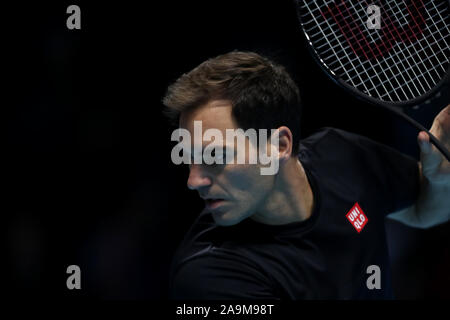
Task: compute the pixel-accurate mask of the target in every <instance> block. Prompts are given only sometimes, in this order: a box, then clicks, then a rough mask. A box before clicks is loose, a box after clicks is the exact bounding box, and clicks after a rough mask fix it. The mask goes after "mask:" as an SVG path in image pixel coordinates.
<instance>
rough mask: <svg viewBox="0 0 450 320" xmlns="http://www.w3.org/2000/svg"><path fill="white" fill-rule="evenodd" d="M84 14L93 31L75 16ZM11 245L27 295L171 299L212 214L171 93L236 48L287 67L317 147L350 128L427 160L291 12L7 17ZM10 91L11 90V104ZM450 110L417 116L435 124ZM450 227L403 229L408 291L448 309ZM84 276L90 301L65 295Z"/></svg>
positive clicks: (174, 7) (17, 279)
mask: <svg viewBox="0 0 450 320" xmlns="http://www.w3.org/2000/svg"><path fill="white" fill-rule="evenodd" d="M71 4H77V5H79V6H80V8H81V24H82V29H81V30H68V29H67V28H66V19H67V17H68V14H66V8H67V7H68V6H69V5H71ZM2 11H3V19H2V24H3V25H4V27H3V28H2V30H3V34H4V36H3V44H4V45H3V46H2V47H3V52H4V53H6V58H5V59H4V63H5V66H4V70H6V72H5V73H4V77H5V79H6V81H5V82H6V85H4V87H3V90H4V94H3V103H2V106H3V108H2V111H3V113H4V114H5V117H3V119H6V120H7V121H6V124H5V128H6V135H5V137H6V143H5V146H6V148H5V149H6V150H5V151H4V153H3V157H2V158H3V159H4V161H5V162H4V166H3V167H4V171H5V174H4V185H5V187H6V191H5V192H4V195H5V200H4V208H5V209H4V210H2V211H3V217H4V218H3V221H4V224H3V225H4V226H5V227H4V234H5V235H6V242H5V243H6V254H5V256H4V257H5V258H4V259H5V261H6V266H7V269H8V270H7V272H6V281H5V283H6V285H7V292H8V293H9V294H10V297H12V298H23V297H26V298H38V299H42V298H56V299H59V298H67V299H73V298H81V299H83V298H101V299H109V298H114V299H135V298H139V299H146V298H151V299H165V298H166V297H167V284H168V270H169V264H170V259H171V257H172V254H173V252H174V250H175V248H176V246H177V245H178V243H179V242H180V241H181V239H182V237H183V234H184V233H185V232H186V230H187V228H188V227H189V225H190V223H191V222H192V221H193V219H194V218H195V216H196V215H197V214H198V213H199V211H200V210H201V208H202V203H201V201H200V199H198V197H196V195H195V194H194V193H193V192H190V191H188V190H187V188H186V178H187V173H188V171H187V168H186V167H179V166H175V165H172V164H171V160H170V150H171V147H172V146H173V143H171V142H170V134H171V131H172V130H173V129H174V128H173V127H171V126H170V125H169V124H168V121H167V120H166V119H165V118H164V116H163V115H162V113H161V112H162V109H163V106H162V103H161V99H162V97H163V95H164V93H165V90H166V88H167V86H168V85H169V84H170V83H171V82H173V81H174V80H175V79H176V78H177V77H178V76H180V75H181V74H182V73H184V72H187V71H189V70H190V69H192V68H193V67H195V66H196V65H198V64H199V63H201V62H202V61H203V60H205V59H207V58H209V57H213V56H215V55H218V54H222V53H225V52H228V51H231V50H234V49H239V50H252V51H256V52H258V53H261V54H265V55H267V56H269V57H271V58H272V59H274V60H275V61H277V62H279V63H281V64H283V65H285V66H286V67H287V69H288V71H289V72H290V73H291V75H292V76H293V78H294V79H295V81H296V82H297V83H298V84H299V86H300V88H301V92H302V94H303V100H304V106H305V109H304V113H303V120H302V136H304V137H306V136H308V135H309V134H311V133H312V132H314V131H316V130H318V129H319V128H320V127H323V126H332V127H338V128H342V129H345V130H349V131H352V132H356V133H359V134H363V135H366V136H368V137H370V138H372V139H374V140H377V141H380V142H383V143H385V144H388V145H390V146H393V147H395V148H397V149H399V150H401V151H403V152H406V153H409V154H410V155H412V156H415V157H417V154H418V147H417V143H416V134H417V132H416V131H415V130H414V129H411V128H410V127H409V126H408V125H406V124H404V123H403V122H402V121H400V120H398V119H396V118H395V117H392V116H391V115H390V114H388V113H387V112H386V111H384V110H382V109H378V108H375V107H372V106H369V105H366V104H365V103H363V102H361V101H357V100H355V99H354V98H352V97H350V96H348V95H347V94H346V93H345V92H344V91H343V90H342V89H340V88H338V87H337V86H336V85H335V84H334V83H333V82H332V81H330V80H329V79H328V78H327V77H326V76H325V74H324V73H323V72H322V71H321V70H320V68H319V67H318V66H317V65H316V64H315V62H314V61H313V60H312V58H311V57H310V56H309V53H308V51H307V49H306V45H305V43H304V42H303V40H302V37H301V32H300V29H299V27H298V22H297V18H296V13H295V7H294V3H293V2H292V1H270V2H262V1H246V2H245V4H244V3H243V1H241V2H239V1H202V2H198V1H196V2H194V1H178V2H152V3H151V4H145V5H144V4H143V2H138V1H135V2H131V1H123V2H117V3H110V2H97V1H96V4H95V5H94V4H92V3H86V1H84V2H81V1H74V2H63V1H61V3H58V4H44V3H41V2H39V3H36V2H33V3H30V4H27V3H23V2H21V3H20V4H17V5H10V6H5V7H3V10H2ZM3 90H2V91H3ZM447 99H448V97H447ZM442 107H443V104H442V103H439V102H437V103H436V104H435V105H426V106H422V107H421V108H420V109H419V110H412V109H411V110H408V113H409V114H411V115H412V116H413V117H414V118H415V119H417V120H419V121H420V122H421V123H422V124H424V125H425V126H428V127H429V126H430V125H431V121H432V119H433V117H434V116H435V115H436V114H437V112H438V111H439V108H442ZM449 231H450V229H449V224H448V223H447V224H446V225H443V226H439V227H436V228H432V229H430V230H414V229H410V228H407V227H404V226H402V225H400V224H398V223H395V222H388V240H389V244H390V254H391V257H392V269H393V273H394V288H395V294H396V296H397V297H398V298H400V299H409V298H433V297H438V298H449V297H450V296H449V293H448V292H449V290H448V288H450V275H449V273H448V270H450V251H449V245H448V244H449V243H450V241H449V240H450V239H449ZM71 264H76V265H79V266H80V268H81V271H82V289H81V290H79V291H76V290H74V291H69V290H68V289H67V288H66V278H67V276H68V275H67V274H66V268H67V266H69V265H71Z"/></svg>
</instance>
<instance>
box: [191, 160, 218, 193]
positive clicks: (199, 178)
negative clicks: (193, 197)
mask: <svg viewBox="0 0 450 320" xmlns="http://www.w3.org/2000/svg"><path fill="white" fill-rule="evenodd" d="M211 182H212V181H211V177H209V175H208V174H207V172H206V170H205V168H203V166H202V165H199V164H191V166H190V167H189V178H188V181H187V186H188V188H189V189H191V190H198V189H200V188H202V187H207V186H210V185H211Z"/></svg>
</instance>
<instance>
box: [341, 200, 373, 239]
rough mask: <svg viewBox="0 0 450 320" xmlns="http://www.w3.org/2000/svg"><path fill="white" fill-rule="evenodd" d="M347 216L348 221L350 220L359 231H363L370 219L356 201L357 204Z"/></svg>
mask: <svg viewBox="0 0 450 320" xmlns="http://www.w3.org/2000/svg"><path fill="white" fill-rule="evenodd" d="M346 217H347V219H348V221H350V223H351V224H352V225H353V227H354V228H355V229H356V231H358V233H360V232H361V230H362V229H363V228H364V226H365V225H366V223H367V221H369V219H367V217H366V215H365V214H364V212H363V211H362V209H361V207H360V206H359V204H358V202H357V203H355V205H354V206H353V207H352V208H351V209H350V211H349V212H348V213H347V215H346Z"/></svg>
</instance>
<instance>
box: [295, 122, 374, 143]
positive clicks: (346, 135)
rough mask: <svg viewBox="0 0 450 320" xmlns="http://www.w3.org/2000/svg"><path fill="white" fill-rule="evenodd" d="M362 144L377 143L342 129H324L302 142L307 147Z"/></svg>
mask: <svg viewBox="0 0 450 320" xmlns="http://www.w3.org/2000/svg"><path fill="white" fill-rule="evenodd" d="M361 142H373V143H376V142H375V141H373V140H371V139H369V138H367V137H364V136H362V135H359V134H356V133H352V132H349V131H345V130H342V129H337V128H332V127H323V128H321V129H319V130H318V131H317V132H315V133H314V134H312V135H310V136H308V137H307V138H305V139H303V140H301V144H302V145H303V146H306V147H314V146H317V145H320V146H322V145H328V144H330V143H339V144H340V145H341V144H358V143H361Z"/></svg>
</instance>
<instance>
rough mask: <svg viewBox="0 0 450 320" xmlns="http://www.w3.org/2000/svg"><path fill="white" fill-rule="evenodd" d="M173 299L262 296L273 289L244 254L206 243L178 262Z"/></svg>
mask: <svg viewBox="0 0 450 320" xmlns="http://www.w3.org/2000/svg"><path fill="white" fill-rule="evenodd" d="M170 291H171V297H172V298H174V299H197V300H205V299H206V300H209V299H264V298H272V297H273V289H272V286H271V285H270V284H269V280H268V279H267V277H265V276H264V274H263V273H262V272H261V271H260V270H259V268H257V266H255V265H254V264H252V263H251V262H250V261H248V260H246V259H245V257H244V256H241V255H240V254H238V253H234V252H232V250H230V251H229V252H224V251H223V249H222V248H215V247H214V246H209V247H207V248H206V249H205V250H203V251H202V252H197V255H195V256H192V257H191V258H190V259H188V260H186V261H184V262H183V263H182V264H180V265H179V266H178V268H177V270H176V271H175V272H174V274H173V275H172V279H171V289H170Z"/></svg>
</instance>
